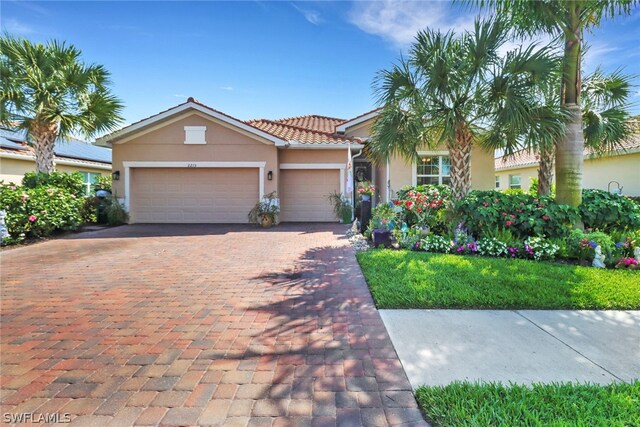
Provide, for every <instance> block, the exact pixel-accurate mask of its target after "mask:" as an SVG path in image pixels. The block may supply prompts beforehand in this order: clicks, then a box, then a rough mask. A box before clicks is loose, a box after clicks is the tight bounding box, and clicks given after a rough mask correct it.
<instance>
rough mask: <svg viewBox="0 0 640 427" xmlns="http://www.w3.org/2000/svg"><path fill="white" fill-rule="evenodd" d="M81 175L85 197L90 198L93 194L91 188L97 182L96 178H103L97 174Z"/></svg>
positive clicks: (86, 173)
mask: <svg viewBox="0 0 640 427" xmlns="http://www.w3.org/2000/svg"><path fill="white" fill-rule="evenodd" d="M80 175H82V182H83V183H84V187H85V189H84V195H85V196H90V195H92V194H93V188H91V186H92V185H93V184H95V182H96V178H97V177H99V176H102V174H101V173H95V172H80Z"/></svg>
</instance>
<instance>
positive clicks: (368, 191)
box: [358, 181, 376, 196]
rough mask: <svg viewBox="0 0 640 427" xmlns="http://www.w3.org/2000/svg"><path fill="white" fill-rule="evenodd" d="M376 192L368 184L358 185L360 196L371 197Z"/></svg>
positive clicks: (373, 186)
mask: <svg viewBox="0 0 640 427" xmlns="http://www.w3.org/2000/svg"><path fill="white" fill-rule="evenodd" d="M375 192H376V186H375V185H372V184H371V183H369V182H366V181H365V182H361V183H359V184H358V194H359V195H360V196H373V195H374V194H375Z"/></svg>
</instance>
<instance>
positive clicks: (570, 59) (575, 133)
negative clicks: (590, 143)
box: [556, 2, 584, 206]
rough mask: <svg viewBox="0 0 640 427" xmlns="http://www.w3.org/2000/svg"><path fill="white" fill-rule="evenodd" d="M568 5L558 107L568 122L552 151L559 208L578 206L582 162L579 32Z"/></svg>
mask: <svg viewBox="0 0 640 427" xmlns="http://www.w3.org/2000/svg"><path fill="white" fill-rule="evenodd" d="M568 5H569V6H568V8H569V11H568V13H569V16H568V18H569V22H570V26H571V30H567V31H565V34H566V42H565V46H564V65H563V70H562V104H563V105H564V106H565V107H567V108H568V110H569V113H570V114H571V120H570V122H569V124H568V125H567V133H566V134H565V136H564V138H563V139H562V140H561V141H560V143H559V144H558V145H557V147H556V200H557V202H558V203H561V204H565V205H570V206H579V205H580V204H581V203H582V163H583V161H584V159H583V156H584V136H583V133H582V112H581V111H580V85H581V82H580V62H581V52H580V46H581V44H582V30H581V27H580V6H579V4H578V2H569V3H568Z"/></svg>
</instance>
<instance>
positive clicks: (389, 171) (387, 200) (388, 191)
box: [385, 157, 391, 203]
mask: <svg viewBox="0 0 640 427" xmlns="http://www.w3.org/2000/svg"><path fill="white" fill-rule="evenodd" d="M389 200H391V162H390V161H389V157H387V194H386V197H385V202H387V203H389Z"/></svg>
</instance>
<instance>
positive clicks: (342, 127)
mask: <svg viewBox="0 0 640 427" xmlns="http://www.w3.org/2000/svg"><path fill="white" fill-rule="evenodd" d="M381 111H382V107H378V108H375V109H373V110H371V111H367V112H366V113H364V114H360V115H359V116H356V117H354V118H353V119H350V120H347V121H344V122H342V123H340V124H339V125H338V126H336V132H338V133H345V132H346V131H347V129H349V128H352V127H354V126H357V125H359V124H360V123H364V122H366V121H367V120H371V119H373V118H375V117H377V116H378V114H380V112H381Z"/></svg>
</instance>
